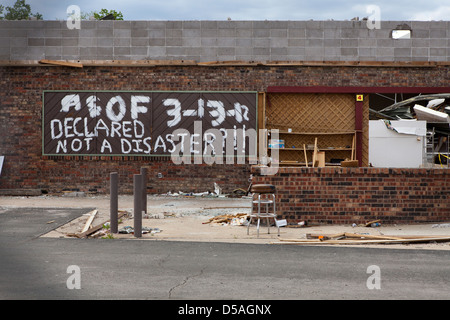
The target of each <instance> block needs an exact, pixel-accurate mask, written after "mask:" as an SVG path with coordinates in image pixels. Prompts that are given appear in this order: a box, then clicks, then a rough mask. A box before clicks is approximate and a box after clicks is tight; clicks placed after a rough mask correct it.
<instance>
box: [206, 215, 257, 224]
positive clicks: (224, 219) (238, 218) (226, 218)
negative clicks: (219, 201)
mask: <svg viewBox="0 0 450 320" xmlns="http://www.w3.org/2000/svg"><path fill="white" fill-rule="evenodd" d="M248 217H249V215H248V214H247V213H236V214H222V215H219V216H215V217H212V218H210V219H209V220H208V221H207V222H203V224H208V223H222V224H231V225H233V226H243V225H247V223H248Z"/></svg>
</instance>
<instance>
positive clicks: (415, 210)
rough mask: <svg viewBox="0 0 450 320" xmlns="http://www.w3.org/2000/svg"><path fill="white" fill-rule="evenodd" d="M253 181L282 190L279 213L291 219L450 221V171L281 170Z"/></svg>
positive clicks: (361, 221) (336, 222) (407, 221)
mask: <svg viewBox="0 0 450 320" xmlns="http://www.w3.org/2000/svg"><path fill="white" fill-rule="evenodd" d="M252 172H253V173H254V174H255V176H254V178H253V183H254V184H258V183H269V184H273V185H275V186H276V188H277V203H276V204H277V212H278V215H279V217H280V218H284V219H287V220H288V222H299V221H306V222H307V223H308V222H309V223H319V224H353V223H356V224H362V223H366V222H368V221H373V220H377V219H380V220H381V222H382V224H393V223H424V222H440V221H448V220H449V219H450V170H448V169H443V170H432V169H431V170H430V169H389V168H331V167H330V168H280V169H279V171H278V173H277V174H276V175H274V176H261V175H258V170H252Z"/></svg>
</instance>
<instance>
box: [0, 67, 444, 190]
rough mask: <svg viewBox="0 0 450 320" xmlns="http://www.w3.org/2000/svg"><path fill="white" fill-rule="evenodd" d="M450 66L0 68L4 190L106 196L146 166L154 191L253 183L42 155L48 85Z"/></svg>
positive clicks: (312, 82) (325, 82)
mask: <svg viewBox="0 0 450 320" xmlns="http://www.w3.org/2000/svg"><path fill="white" fill-rule="evenodd" d="M449 71H450V68H449V67H447V66H439V67H436V68H405V67H402V68H373V67H370V68H364V67H361V68H360V67H294V66H292V67H267V66H259V67H231V66H230V67H206V66H184V67H179V66H170V67H167V66H164V67H150V68H149V67H84V68H82V69H78V68H66V67H51V66H39V67H0V155H4V156H6V159H5V163H4V166H3V170H2V173H1V176H0V189H23V188H25V189H27V188H28V189H43V190H47V191H49V192H58V191H62V190H64V189H78V190H81V191H89V190H92V191H94V190H96V191H97V192H101V193H105V192H108V188H109V181H108V179H109V173H110V172H113V171H118V172H119V173H120V179H121V185H120V188H121V192H131V190H132V185H131V184H132V175H133V174H134V173H138V172H139V169H140V167H142V166H148V167H149V177H152V178H149V189H150V190H151V191H154V192H166V191H169V190H171V191H176V189H182V190H181V191H186V192H188V191H205V189H209V188H212V187H213V183H214V182H217V183H220V184H221V185H222V186H223V188H224V189H225V190H226V191H230V190H232V189H234V188H238V187H239V188H246V187H247V186H248V178H249V167H248V166H246V165H240V166H233V165H220V166H219V165H217V166H212V167H209V166H206V165H202V166H196V165H190V166H174V165H173V164H172V163H171V162H170V161H167V160H162V161H161V160H158V159H155V158H143V157H136V158H132V157H114V158H110V157H97V158H95V157H94V158H91V157H88V158H83V157H69V158H65V157H59V158H46V157H43V156H42V141H41V140H42V133H41V127H42V124H41V119H42V91H43V90H191V91H195V90H199V91H200V90H203V91H208V90H210V91H220V90H223V91H228V90H236V91H243V90H250V91H266V88H267V87H268V86H316V85H320V86H416V87H420V86H448V79H450V72H449ZM158 172H161V173H162V174H163V178H162V179H158V178H155V177H156V175H157V173H158ZM374 178H376V177H374ZM152 179H153V180H152Z"/></svg>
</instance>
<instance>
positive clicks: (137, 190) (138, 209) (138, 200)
mask: <svg viewBox="0 0 450 320" xmlns="http://www.w3.org/2000/svg"><path fill="white" fill-rule="evenodd" d="M133 185H134V189H133V194H134V237H135V238H141V237H142V175H140V174H135V175H134V177H133Z"/></svg>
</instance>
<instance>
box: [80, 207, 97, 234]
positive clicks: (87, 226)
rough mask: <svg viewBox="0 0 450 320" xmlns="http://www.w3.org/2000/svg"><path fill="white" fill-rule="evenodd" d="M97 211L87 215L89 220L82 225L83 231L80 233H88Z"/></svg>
mask: <svg viewBox="0 0 450 320" xmlns="http://www.w3.org/2000/svg"><path fill="white" fill-rule="evenodd" d="M97 212H98V211H97V210H92V211H91V212H90V213H89V218H88V219H87V221H86V224H85V225H84V228H83V230H81V233H83V232H86V231H88V229H89V228H90V227H91V224H92V221H94V218H95V216H96V215H97Z"/></svg>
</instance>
